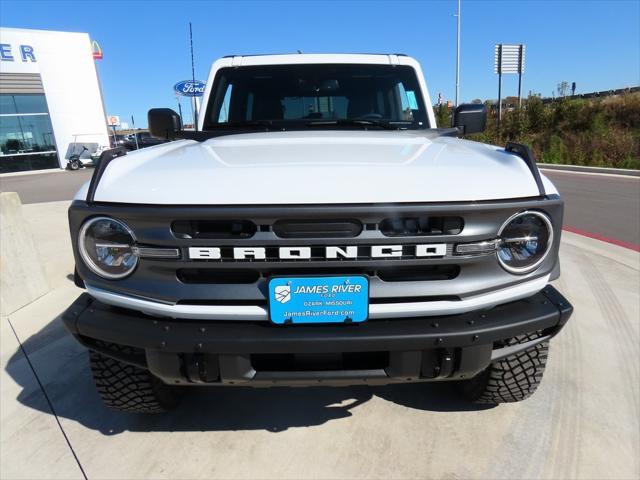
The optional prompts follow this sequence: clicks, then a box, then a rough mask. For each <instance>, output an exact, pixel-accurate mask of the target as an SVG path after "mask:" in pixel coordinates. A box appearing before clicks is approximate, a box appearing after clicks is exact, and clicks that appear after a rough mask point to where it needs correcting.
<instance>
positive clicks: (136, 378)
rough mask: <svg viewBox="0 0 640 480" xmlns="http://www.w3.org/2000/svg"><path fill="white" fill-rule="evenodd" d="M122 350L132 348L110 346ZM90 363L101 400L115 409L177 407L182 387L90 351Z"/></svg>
mask: <svg viewBox="0 0 640 480" xmlns="http://www.w3.org/2000/svg"><path fill="white" fill-rule="evenodd" d="M110 348H118V349H120V350H121V351H123V353H128V352H127V350H131V348H130V347H124V346H115V345H110ZM89 362H90V365H91V372H92V373H93V380H94V382H95V384H96V388H97V390H98V393H99V394H100V397H102V401H103V402H104V404H105V405H107V406H108V407H110V408H113V409H115V410H120V411H123V412H132V413H163V412H166V411H168V410H171V409H172V408H173V407H175V406H176V405H177V404H178V403H179V402H180V398H181V397H182V389H180V388H179V387H174V386H169V385H166V384H165V383H163V382H162V381H161V380H159V379H158V378H156V377H154V376H153V375H152V374H151V372H149V371H148V370H144V369H142V368H139V367H136V366H134V365H130V364H128V363H123V362H120V361H118V360H115V359H113V358H110V357H107V356H105V355H102V354H100V353H97V352H94V351H93V350H91V351H90V352H89Z"/></svg>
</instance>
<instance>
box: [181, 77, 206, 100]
mask: <svg viewBox="0 0 640 480" xmlns="http://www.w3.org/2000/svg"><path fill="white" fill-rule="evenodd" d="M206 86H207V84H206V83H204V82H201V81H200V80H195V81H194V80H183V81H181V82H178V83H176V84H175V85H174V86H173V89H174V90H175V91H176V93H177V94H178V95H184V96H185V97H201V96H202V95H204V88H205V87H206Z"/></svg>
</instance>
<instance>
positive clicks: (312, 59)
mask: <svg viewBox="0 0 640 480" xmlns="http://www.w3.org/2000/svg"><path fill="white" fill-rule="evenodd" d="M227 62H228V63H227ZM414 62H415V60H413V59H412V58H411V57H409V56H408V55H405V54H403V53H389V54H386V53H283V54H264V55H262V54H260V55H227V56H225V57H222V58H221V59H219V60H217V62H216V63H218V64H219V65H220V64H224V63H227V65H228V64H230V66H234V67H240V66H248V65H288V64H305V63H308V64H313V63H363V64H379V65H406V64H412V63H414ZM416 63H417V62H416Z"/></svg>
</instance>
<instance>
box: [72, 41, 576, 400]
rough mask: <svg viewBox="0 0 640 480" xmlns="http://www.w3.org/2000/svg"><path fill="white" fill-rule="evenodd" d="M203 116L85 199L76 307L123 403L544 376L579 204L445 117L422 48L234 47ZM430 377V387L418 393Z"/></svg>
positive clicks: (482, 390) (519, 149) (101, 369)
mask: <svg viewBox="0 0 640 480" xmlns="http://www.w3.org/2000/svg"><path fill="white" fill-rule="evenodd" d="M203 100H204V101H203V105H204V106H203V111H202V114H201V116H200V118H199V121H198V125H197V129H196V130H195V131H187V130H183V129H182V125H181V121H180V117H179V116H178V115H177V114H176V113H175V112H174V111H172V110H169V109H153V110H151V111H150V112H149V129H150V131H151V133H152V135H154V136H156V137H161V138H163V139H168V140H172V141H171V142H169V143H165V144H162V145H158V146H154V147H150V148H146V149H144V150H141V151H137V152H134V153H128V154H124V152H121V151H119V150H112V151H109V152H106V153H105V154H103V156H102V159H101V161H100V163H99V165H98V167H97V169H96V170H95V172H94V175H93V178H92V179H91V181H90V182H89V183H88V184H87V185H85V186H84V187H83V188H82V189H81V190H80V192H79V193H78V194H77V196H76V198H75V200H74V201H73V203H72V205H71V207H70V209H69V223H70V229H71V236H72V239H73V249H74V254H75V261H76V272H75V281H76V284H77V285H78V286H80V287H82V288H84V289H86V293H83V294H82V295H81V296H80V297H79V298H78V299H77V300H76V301H75V302H74V303H73V305H72V306H71V307H70V308H69V309H68V310H67V311H66V312H65V314H64V315H63V320H64V322H65V325H66V327H67V328H68V329H69V331H70V332H71V333H72V334H73V335H74V337H75V338H76V339H77V340H78V341H79V342H80V343H82V344H83V345H85V346H86V347H87V348H88V349H89V350H90V364H91V370H92V372H93V375H94V378H95V382H96V385H97V388H98V392H99V393H100V395H101V397H102V399H103V400H104V402H105V403H106V404H107V405H108V406H110V407H113V408H116V409H119V410H125V411H131V412H161V411H165V410H167V409H169V408H171V407H173V406H174V405H175V404H176V403H177V402H178V400H179V398H180V395H181V394H182V392H184V390H185V388H184V387H187V386H194V385H205V386H207V385H209V386H219V387H222V386H260V387H264V386H314V385H315V386H318V385H319V386H342V385H356V384H361V385H372V386H373V385H385V384H390V383H408V382H416V383H418V382H430V381H455V382H456V383H457V385H458V386H459V390H460V392H461V394H463V395H465V396H466V397H467V398H468V399H469V400H470V401H474V402H482V403H501V402H513V401H518V400H522V399H525V398H527V397H528V396H529V395H531V394H532V393H533V392H534V391H535V390H536V388H537V386H538V384H539V383H540V381H541V379H542V374H543V371H544V368H545V364H546V360H547V352H548V348H549V339H550V338H551V337H553V336H554V335H555V334H557V333H558V332H559V331H560V329H561V328H562V327H563V326H564V324H565V323H566V321H567V320H568V318H569V317H570V315H571V312H572V307H571V305H570V304H569V303H568V302H567V301H566V300H565V299H564V298H563V297H562V295H560V294H559V293H558V292H557V291H556V290H555V289H554V288H553V287H552V286H550V285H549V282H550V281H551V280H554V279H556V278H557V277H558V276H559V274H560V267H559V261H558V247H559V244H560V233H561V229H562V213H563V202H562V200H561V199H560V197H559V195H558V192H557V191H556V189H555V188H554V186H553V184H552V183H551V182H550V181H549V180H548V179H546V178H545V177H544V176H542V175H541V174H540V172H539V171H538V169H537V167H536V163H535V159H534V158H533V155H532V154H531V151H530V150H529V149H528V148H527V147H526V146H523V145H519V144H513V143H508V144H507V145H506V146H505V147H504V148H503V147H495V146H490V145H485V144H481V143H476V142H472V141H468V140H463V139H460V138H458V137H460V136H461V135H464V134H470V133H474V132H479V131H481V130H482V129H483V128H484V125H485V123H486V111H485V108H484V106H482V105H461V106H459V107H457V108H456V109H455V111H454V114H453V122H452V123H453V126H452V127H451V128H437V126H436V123H435V118H434V113H433V110H432V108H431V100H430V98H429V93H428V91H427V87H426V83H425V79H424V77H423V74H422V71H421V70H420V67H419V65H418V63H417V62H416V61H415V60H414V59H412V58H410V57H407V56H404V55H304V54H300V55H267V56H231V57H225V58H222V59H220V60H218V61H216V62H215V63H214V64H213V67H212V69H211V73H210V76H209V80H208V83H207V87H206V91H205V95H204V99H203ZM415 388H420V386H419V385H416V386H415Z"/></svg>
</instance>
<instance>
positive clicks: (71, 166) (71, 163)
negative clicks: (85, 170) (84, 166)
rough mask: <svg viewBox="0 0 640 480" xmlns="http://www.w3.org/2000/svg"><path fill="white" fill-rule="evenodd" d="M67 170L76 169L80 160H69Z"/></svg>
mask: <svg viewBox="0 0 640 480" xmlns="http://www.w3.org/2000/svg"><path fill="white" fill-rule="evenodd" d="M68 166H69V170H78V169H79V168H80V160H71V161H69V163H68Z"/></svg>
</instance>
